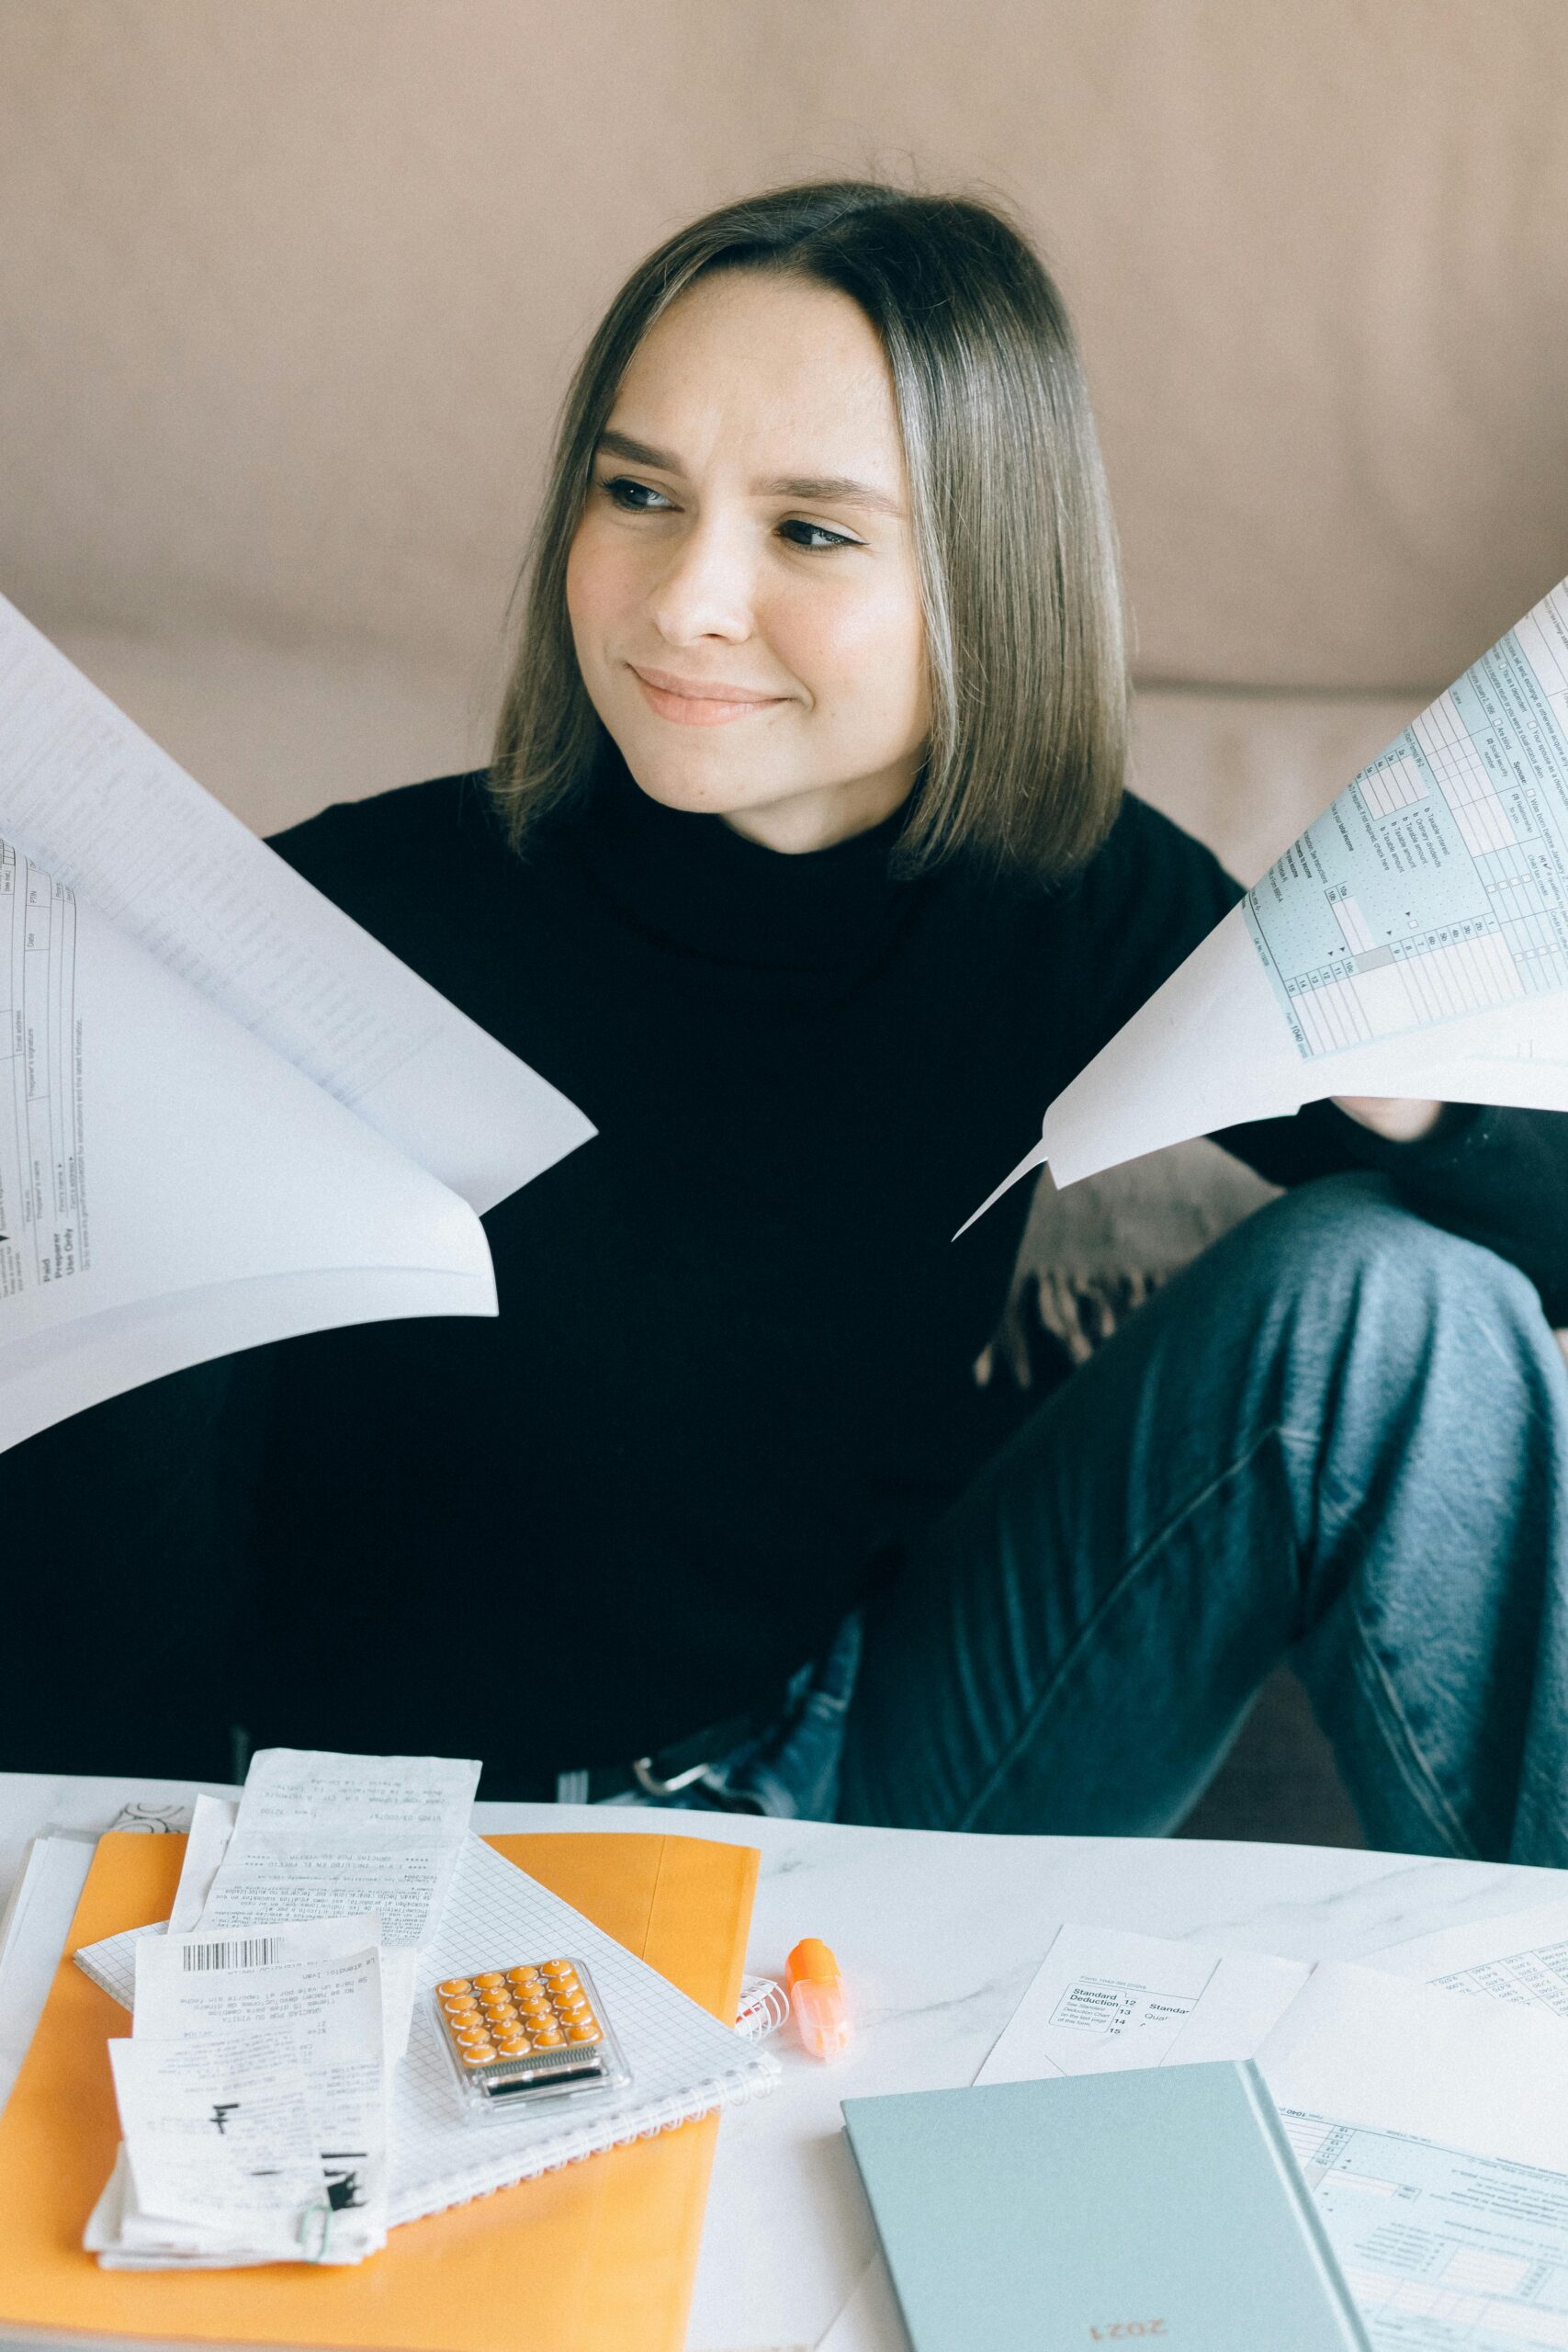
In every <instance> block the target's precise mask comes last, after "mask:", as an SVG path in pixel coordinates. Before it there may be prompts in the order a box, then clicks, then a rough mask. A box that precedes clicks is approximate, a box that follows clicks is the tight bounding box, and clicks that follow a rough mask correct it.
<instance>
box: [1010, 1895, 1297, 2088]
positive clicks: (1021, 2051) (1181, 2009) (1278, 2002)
mask: <svg viewBox="0 0 1568 2352" xmlns="http://www.w3.org/2000/svg"><path fill="white" fill-rule="evenodd" d="M1311 1973H1312V1972H1311V1970H1310V1968H1308V1967H1307V1966H1306V1965H1305V1964H1304V1963H1303V1962H1299V1961H1293V1960H1280V1959H1277V1958H1275V1957H1274V1955H1273V1954H1272V1953H1269V1952H1221V1951H1209V1950H1207V1949H1206V1948H1205V1947H1204V1946H1202V1945H1201V1944H1190V1943H1184V1942H1170V1941H1168V1940H1166V1939H1163V1938H1161V1937H1158V1936H1135V1935H1127V1934H1123V1933H1122V1932H1121V1931H1120V1930H1119V1929H1117V1928H1078V1927H1070V1926H1069V1927H1064V1928H1059V1929H1058V1931H1057V1933H1056V1936H1055V1940H1054V1941H1053V1943H1052V1945H1051V1948H1050V1950H1049V1951H1047V1953H1046V1955H1045V1958H1044V1959H1043V1962H1041V1964H1040V1969H1039V1972H1038V1973H1037V1974H1036V1975H1035V1977H1034V1979H1033V1981H1032V1984H1031V1985H1030V1987H1029V1990H1028V1991H1027V1993H1025V1995H1024V1996H1023V1998H1022V2000H1021V2002H1020V2003H1019V2005H1018V2007H1017V2008H1016V2009H1015V2010H1014V2012H1013V2014H1012V2017H1011V2018H1010V2020H1009V2023H1008V2025H1007V2028H1006V2030H1004V2031H1003V2033H1002V2034H1001V2035H1000V2036H999V2037H998V2041H996V2042H995V2044H994V2045H993V2047H992V2049H991V2052H990V2055H989V2056H988V2057H987V2060H986V2063H985V2064H984V2065H983V2066H982V2067H981V2069H980V2071H979V2073H978V2074H977V2075H976V2077H975V2079H976V2083H1021V2082H1032V2081H1033V2080H1035V2079H1036V2078H1037V2077H1038V2076H1040V2075H1101V2074H1110V2073H1116V2072H1119V2071H1121V2070H1122V2069H1123V2068H1127V2067H1135V2066H1160V2065H1190V2064H1198V2063H1199V2062H1200V2060H1202V2059H1212V2058H1250V2057H1251V2055H1252V2053H1253V2052H1254V2051H1255V2050H1256V2049H1257V2048H1258V2043H1259V2042H1260V2041H1262V2039H1263V2037H1264V2035H1265V2034H1266V2033H1267V2032H1268V2031H1269V2029H1270V2027H1272V2026H1273V2025H1274V2024H1275V2022H1276V2021H1277V2019H1278V2018H1280V2016H1281V2015H1282V2014H1283V2012H1284V2011H1285V2009H1286V2008H1287V2007H1289V2006H1290V2003H1291V2002H1292V2000H1293V1999H1294V1997H1295V1996H1296V1994H1297V1993H1298V1992H1299V1991H1300V1990H1301V1987H1302V1986H1303V1985H1304V1984H1305V1982H1306V1980H1307V1978H1308V1976H1309V1975H1310V1974H1311Z"/></svg>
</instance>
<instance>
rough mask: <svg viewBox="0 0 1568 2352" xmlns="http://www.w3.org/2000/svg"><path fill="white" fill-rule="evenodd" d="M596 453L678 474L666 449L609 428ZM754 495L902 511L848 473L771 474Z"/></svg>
mask: <svg viewBox="0 0 1568 2352" xmlns="http://www.w3.org/2000/svg"><path fill="white" fill-rule="evenodd" d="M598 447H599V450H600V452H601V453H602V454H603V455H604V456H605V457H611V458H628V459H629V460H630V462H631V463H632V464H633V465H634V466H655V467H657V468H658V469H659V471H660V473H666V474H678V473H679V472H680V471H681V461H680V459H679V458H677V457H676V456H675V455H674V454H673V452H672V451H671V450H669V449H655V448H654V447H652V446H651V445H650V444H649V442H647V441H637V440H634V439H633V437H632V435H630V434H629V433H617V432H615V431H614V430H612V429H611V428H610V427H608V426H607V427H606V428H605V430H604V432H603V433H601V435H599V443H598ZM751 494H752V496H753V497H754V498H799V499H804V500H806V501H807V503H822V504H829V503H832V504H836V505H840V506H873V507H875V508H876V509H877V511H878V512H879V513H881V514H884V515H902V514H903V512H904V510H903V508H902V506H901V505H900V504H899V503H898V501H897V499H896V498H889V497H888V495H887V493H886V491H883V490H877V489H875V488H874V487H873V485H872V484H871V483H870V482H868V481H855V480H854V479H853V478H852V476H851V475H849V474H774V475H772V476H770V478H769V479H768V480H767V481H754V482H753V483H752V484H751Z"/></svg>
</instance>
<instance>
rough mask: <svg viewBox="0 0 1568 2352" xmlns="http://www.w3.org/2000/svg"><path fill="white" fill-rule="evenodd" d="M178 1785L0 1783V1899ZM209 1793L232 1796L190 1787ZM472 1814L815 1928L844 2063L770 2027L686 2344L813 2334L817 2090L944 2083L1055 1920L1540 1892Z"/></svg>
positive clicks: (1394, 1913) (1247, 1863)
mask: <svg viewBox="0 0 1568 2352" xmlns="http://www.w3.org/2000/svg"><path fill="white" fill-rule="evenodd" d="M195 1793H196V1784H195V1783H192V1782H186V1781H135V1780H87V1779H81V1780H73V1779H57V1778H50V1777H48V1776H45V1775H41V1774H40V1775H32V1774H25V1773H7V1774H0V1907H3V1905H4V1900H5V1895H6V1892H7V1891H8V1889H9V1886H10V1883H11V1880H12V1877H13V1876H14V1874H15V1872H16V1871H17V1866H18V1864H19V1863H20V1860H21V1856H22V1851H23V1849H24V1847H25V1846H26V1843H27V1841H28V1838H32V1837H34V1836H36V1835H37V1834H38V1832H39V1831H40V1830H41V1829H44V1828H45V1827H58V1828H80V1829H92V1830H97V1829H103V1828H106V1827H107V1826H108V1824H109V1823H110V1822H111V1821H113V1820H114V1819H115V1816H116V1815H118V1813H119V1812H120V1810H121V1808H122V1807H123V1806H125V1805H127V1804H136V1805H138V1806H139V1807H143V1808H147V1809H149V1810H152V1811H156V1810H157V1809H164V1812H165V1813H166V1814H167V1815H171V1816H172V1815H175V1812H176V1810H177V1809H178V1808H182V1807H184V1806H186V1805H188V1804H189V1801H190V1799H191V1797H192V1796H193V1795H194V1794H195ZM212 1793H213V1794H215V1795H230V1794H232V1793H233V1792H232V1791H230V1790H224V1789H220V1788H219V1787H217V1786H216V1784H212ZM174 1826H180V1827H183V1826H184V1822H183V1820H178V1821H176V1822H175V1825H174ZM474 1826H475V1828H476V1829H478V1830H479V1831H480V1832H481V1833H482V1832H485V1831H492V1830H507V1829H533V1830H541V1829H545V1830H547V1829H573V1830H580V1829H596V1830H621V1831H629V1832H632V1833H634V1834H636V1833H645V1834H650V1835H661V1834H664V1833H667V1832H673V1833H677V1834H680V1835H683V1836H693V1837H699V1838H728V1839H731V1840H733V1841H734V1842H736V1843H738V1844H742V1845H754V1846H756V1847H758V1848H760V1849H761V1856H762V1869H761V1883H760V1884H759V1887H758V1891H757V1907H756V1914H755V1917H754V1919H753V1922H752V1930H751V1945H750V1967H751V1968H752V1969H753V1970H754V1971H756V1972H757V1973H760V1974H762V1975H770V1976H776V1975H778V1974H780V1973H782V1971H783V1967H784V1957H785V1954H786V1953H787V1952H788V1951H789V1949H790V1947H791V1946H792V1945H793V1944H794V1943H795V1941H796V1940H797V1939H799V1938H800V1937H801V1936H821V1937H822V1938H824V1939H825V1940H826V1941H827V1942H829V1944H831V1945H832V1947H833V1949H834V1951H836V1952H837V1953H838V1956H839V1959H840V1963H841V1964H842V1966H843V1969H844V1973H845V1976H846V1979H847V1981H848V1983H849V1985H850V1987H851V1990H852V1994H853V1996H854V1997H855V2003H856V2010H857V2019H858V2034H857V2041H856V2046H855V2048H854V2050H853V2052H852V2053H851V2055H850V2056H849V2058H847V2059H846V2060H844V2061H843V2062H842V2063H841V2064H839V2065H837V2066H835V2067H826V2066H822V2065H818V2064H816V2063H815V2062H814V2061H812V2060H810V2059H808V2058H807V2057H806V2056H805V2055H804V2054H803V2053H802V2052H799V2051H798V2050H797V2049H795V2048H793V2047H792V2046H791V2044H790V2041H789V2038H788V2035H787V2033H786V2034H784V2035H780V2036H778V2037H776V2038H775V2040H774V2041H773V2044H772V2047H773V2049H774V2050H775V2051H776V2052H778V2055H779V2057H780V2059H781V2061H782V2062H783V2064H784V2082H783V2084H782V2086H781V2087H780V2088H779V2089H778V2090H777V2091H776V2092H774V2093H773V2096H772V2097H771V2098H765V2099H762V2100H760V2101H758V2102H757V2103H756V2104H755V2105H753V2106H750V2107H747V2108H742V2109H739V2110H738V2111H737V2112H735V2113H734V2114H732V2115H728V2116H727V2117H726V2118H725V2120H724V2121H723V2124H722V2125H721V2127H720V2131H719V2141H718V2154H717V2157H716V2163H715V2166H714V2175H713V2188H712V2192H711V2195H710V2197H709V2200H708V2210H707V2221H706V2224H705V2232H704V2238H703V2254H702V2262H701V2267H700V2268H699V2271H698V2276H697V2290H696V2298H695V2302H694V2309H693V2315H692V2328H691V2335H690V2339H689V2341H690V2346H691V2352H761V2347H768V2352H774V2348H775V2347H781V2346H788V2347H791V2352H794V2347H796V2346H814V2345H816V2343H817V2342H818V2339H819V2337H820V2336H821V2335H823V2334H824V2332H825V2331H826V2330H827V2328H828V2327H829V2324H831V2322H832V2320H833V2318H834V2317H835V2315H836V2314H837V2312H838V2311H839V2308H840V2305H841V2304H842V2302H843V2301H845V2299H846V2297H847V2296H848V2295H849V2293H850V2291H851V2290H852V2287H853V2286H854V2284H855V2282H856V2280H857V2279H858V2278H859V2277H860V2274H861V2272H862V2270H863V2267H864V2266H865V2263H866V2261H867V2259H868V2257H869V2256H870V2254H871V2252H872V2245H873V2235H872V2228H871V2222H870V2217H869V2214H868V2213H867V2211H866V2208H865V2205H864V2202H863V2199H862V2196H861V2193H860V2189H859V2187H858V2185H857V2182H856V2180H855V2177H854V2168H853V2165H852V2160H851V2157H850V2154H849V2151H848V2148H847V2146H846V2145H845V2143H844V2140H843V2136H842V2133H841V2131H840V2117H839V2101H840V2098H844V2097H846V2096H847V2095H849V2094H851V2093H864V2092H868V2091H893V2090H917V2089H922V2088H926V2087H930V2086H939V2085H950V2084H961V2083H967V2082H968V2081H969V2080H970V2079H971V2078H972V2076H973V2075H975V2073H976V2069H977V2068H978V2067H979V2066H980V2064H981V2063H982V2062H983V2060H984V2059H985V2057H986V2054H987V2051H988V2050H989V2049H990V2046H991V2044H992V2042H993V2041H995V2040H996V2038H997V2036H998V2034H999V2033H1000V2031H1001V2030H1002V2028H1003V2027H1004V2026H1005V2025H1006V2024H1007V2022H1008V2019H1009V2018H1010V2016H1011V2014H1012V2011H1013V2009H1014V2007H1015V2006H1016V2005H1017V2003H1018V2001H1019V1999H1020V1998H1021V1996H1022V1993H1023V1991H1024V1988H1025V1986H1026V1985H1028V1983H1029V1981H1030V1978H1031V1976H1032V1974H1033V1973H1034V1970H1035V1968H1036V1966H1037V1965H1038V1963H1039V1961H1040V1959H1041V1957H1042V1955H1043V1952H1044V1950H1045V1947H1046V1945H1047V1944H1048V1942H1049V1941H1050V1939H1051V1936H1052V1933H1053V1931H1054V1929H1055V1928H1056V1927H1057V1926H1058V1925H1059V1924H1060V1923H1061V1922H1062V1921H1063V1920H1066V1919H1073V1920H1079V1921H1082V1922H1084V1923H1085V1924H1087V1925H1090V1926H1099V1927H1117V1928H1135V1929H1138V1930H1140V1931H1141V1932H1142V1933H1144V1934H1145V1935H1159V1936H1188V1937H1191V1938H1192V1939H1194V1940H1196V1941H1199V1942H1202V1943H1208V1944H1213V1945H1216V1946H1218V1947H1220V1948H1222V1949H1231V1950H1236V1951H1277V1952H1283V1953H1285V1954H1287V1955H1289V1956H1290V1957H1292V1958H1294V1959H1300V1960H1314V1959H1340V1960H1348V1959H1356V1958H1359V1957H1361V1956H1364V1955H1365V1954H1367V1953H1369V1952H1373V1951H1377V1950H1378V1949H1379V1948H1380V1947H1381V1946H1382V1945H1385V1944H1391V1943H1399V1942H1403V1941H1404V1939H1405V1938H1406V1937H1410V1936H1416V1935H1424V1934H1426V1933H1427V1932H1428V1931H1429V1930H1431V1929H1432V1928H1439V1927H1447V1926H1451V1925H1453V1924H1454V1923H1456V1922H1458V1921H1460V1920H1464V1919H1478V1918H1482V1917H1487V1916H1490V1915H1495V1914H1497V1913H1502V1912H1507V1911H1516V1910H1524V1909H1527V1908H1529V1906H1530V1905H1533V1904H1537V1903H1548V1902H1552V1901H1556V1900H1559V1899H1561V1897H1562V1893H1563V1891H1564V1879H1563V1874H1562V1873H1561V1872H1558V1871H1538V1870H1525V1869H1513V1868H1505V1867H1502V1866H1499V1865H1496V1864H1493V1863H1487V1862H1443V1861H1426V1860H1419V1859H1417V1858H1415V1857H1413V1856H1410V1855H1400V1854H1366V1853H1346V1852H1340V1851H1337V1850H1334V1849H1328V1848H1319V1847H1311V1846H1243V1845H1204V1844H1197V1843H1192V1842H1188V1841H1183V1840H1163V1839H1161V1840H1156V1839H1145V1838H973V1837H961V1836H956V1835H954V1836H949V1835H945V1834H942V1833H937V1832H927V1831H920V1830H885V1829H855V1828H840V1827H839V1826H836V1825H833V1824H829V1823H822V1822H782V1821H760V1820H754V1819H750V1818H740V1817H738V1816H734V1815H705V1814H686V1813H681V1814H671V1813H659V1812H648V1811H644V1810H641V1809H639V1808H637V1807H636V1806H630V1805H627V1806H619V1805H616V1806H599V1807H594V1806H588V1805H512V1804H481V1805H479V1806H478V1807H477V1808H476V1810H475V1820H474Z"/></svg>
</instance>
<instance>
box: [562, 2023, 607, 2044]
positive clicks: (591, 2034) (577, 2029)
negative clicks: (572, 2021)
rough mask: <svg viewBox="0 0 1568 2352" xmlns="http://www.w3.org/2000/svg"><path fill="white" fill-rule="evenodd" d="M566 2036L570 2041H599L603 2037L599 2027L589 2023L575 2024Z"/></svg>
mask: <svg viewBox="0 0 1568 2352" xmlns="http://www.w3.org/2000/svg"><path fill="white" fill-rule="evenodd" d="M566 2038H567V2040H568V2041H599V2040H600V2038H601V2037H600V2032H599V2029H598V2027H597V2026H596V2025H593V2024H592V2023H589V2024H586V2025H574V2026H573V2027H572V2028H571V2029H570V2032H569V2033H568V2034H567V2037H566Z"/></svg>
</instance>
